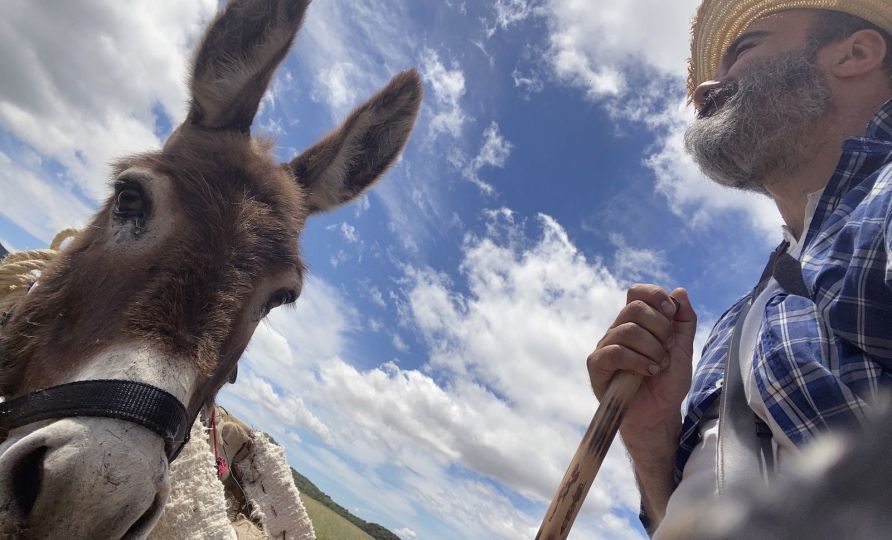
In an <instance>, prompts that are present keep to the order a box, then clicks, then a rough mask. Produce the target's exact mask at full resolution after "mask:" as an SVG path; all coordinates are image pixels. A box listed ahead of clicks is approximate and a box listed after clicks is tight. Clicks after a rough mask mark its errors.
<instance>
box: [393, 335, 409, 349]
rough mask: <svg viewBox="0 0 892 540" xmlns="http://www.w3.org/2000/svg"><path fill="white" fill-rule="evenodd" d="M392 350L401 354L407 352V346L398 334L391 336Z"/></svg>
mask: <svg viewBox="0 0 892 540" xmlns="http://www.w3.org/2000/svg"><path fill="white" fill-rule="evenodd" d="M392 342H393V348H395V349H396V350H398V351H399V352H401V353H404V352H407V351H408V350H409V346H408V345H407V344H406V342H405V340H403V338H402V336H400V335H399V334H394V335H393V340H392Z"/></svg>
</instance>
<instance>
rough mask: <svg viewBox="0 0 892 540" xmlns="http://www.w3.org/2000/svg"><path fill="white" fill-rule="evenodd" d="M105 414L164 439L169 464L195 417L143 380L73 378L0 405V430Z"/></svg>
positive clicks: (187, 434) (171, 397)
mask: <svg viewBox="0 0 892 540" xmlns="http://www.w3.org/2000/svg"><path fill="white" fill-rule="evenodd" d="M81 416H88V417H105V418H117V419H120V420H127V421H128V422H133V423H135V424H139V425H141V426H143V427H145V428H148V429H150V430H151V431H153V432H155V433H157V434H158V435H159V436H160V437H161V438H162V439H164V452H165V454H167V459H168V461H169V462H172V461H173V460H174V459H176V457H177V455H179V453H180V450H182V449H183V446H184V445H185V444H186V442H188V440H189V428H190V427H191V425H192V423H193V422H194V421H195V419H194V418H191V419H190V418H189V415H188V414H186V408H185V407H184V406H183V404H182V403H180V401H179V400H178V399H177V398H175V397H174V396H172V395H171V394H169V393H168V392H165V391H164V390H161V389H160V388H156V387H154V386H151V385H149V384H145V383H141V382H135V381H124V380H92V381H78V382H73V383H68V384H62V385H59V386H53V387H51V388H45V389H43V390H37V391H36V392H31V393H30V394H26V395H24V396H21V397H18V398H15V399H12V400H10V401H6V402H3V403H0V432H6V433H8V432H9V431H11V430H13V429H15V428H17V427H21V426H24V425H27V424H30V423H33V422H39V421H41V420H49V419H51V418H55V419H57V418H71V417H81Z"/></svg>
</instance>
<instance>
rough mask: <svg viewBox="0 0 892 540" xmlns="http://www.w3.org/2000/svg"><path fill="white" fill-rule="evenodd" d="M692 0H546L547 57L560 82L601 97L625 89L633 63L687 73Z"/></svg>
mask: <svg viewBox="0 0 892 540" xmlns="http://www.w3.org/2000/svg"><path fill="white" fill-rule="evenodd" d="M697 3H698V2H697V1H696V0H681V1H674V2H666V1H664V0H627V1H625V2H614V3H611V4H609V5H605V4H602V3H597V2H580V1H578V0H548V1H547V2H546V7H547V9H546V10H544V12H545V13H547V14H548V25H549V30H550V51H549V61H550V63H551V65H552V67H553V69H554V71H555V74H556V75H557V76H558V77H559V78H560V79H561V80H563V81H565V82H568V83H571V84H573V85H574V86H578V87H581V88H583V89H584V90H585V91H586V93H587V94H588V96H589V97H591V98H595V99H597V98H602V97H605V96H614V95H617V94H619V93H620V92H624V91H629V92H633V93H634V92H635V91H637V90H638V89H637V88H628V87H627V86H626V84H627V74H628V71H629V70H630V69H631V68H632V67H633V66H635V69H640V66H641V65H644V66H650V67H651V68H653V69H655V70H657V72H658V73H660V74H663V75H672V76H677V77H682V76H684V75H685V74H686V59H687V57H688V36H689V24H690V19H691V16H692V15H693V13H694V10H695V9H696V7H697Z"/></svg>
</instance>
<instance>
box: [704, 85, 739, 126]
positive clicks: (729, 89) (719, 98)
mask: <svg viewBox="0 0 892 540" xmlns="http://www.w3.org/2000/svg"><path fill="white" fill-rule="evenodd" d="M739 91H740V83H738V82H737V81H734V82H731V83H728V84H726V85H724V86H720V87H718V88H713V89H712V90H710V91H709V92H707V94H706V95H705V96H704V97H703V105H702V106H701V107H700V109H699V110H698V111H697V117H698V118H701V119H702V118H709V117H710V116H712V115H713V114H715V113H716V112H717V111H718V110H719V109H720V108H721V107H722V105H724V104H725V103H727V102H729V101H731V99H732V98H733V97H734V96H736V95H737V93H738V92H739Z"/></svg>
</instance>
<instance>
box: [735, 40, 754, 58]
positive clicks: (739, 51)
mask: <svg viewBox="0 0 892 540" xmlns="http://www.w3.org/2000/svg"><path fill="white" fill-rule="evenodd" d="M755 46H756V44H755V43H745V44H743V45H741V46H739V47H737V51H735V54H734V56H737V57H739V56H740V55H741V54H743V53H744V52H746V51H748V50H750V49H752V48H753V47H755Z"/></svg>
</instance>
